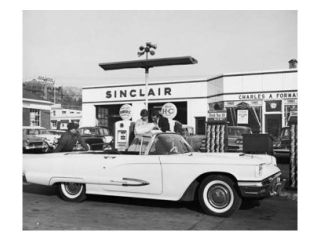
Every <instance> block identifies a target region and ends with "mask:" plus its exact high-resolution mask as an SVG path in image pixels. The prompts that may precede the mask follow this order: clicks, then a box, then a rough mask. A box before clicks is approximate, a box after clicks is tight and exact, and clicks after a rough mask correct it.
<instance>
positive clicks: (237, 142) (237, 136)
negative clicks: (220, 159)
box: [227, 126, 252, 152]
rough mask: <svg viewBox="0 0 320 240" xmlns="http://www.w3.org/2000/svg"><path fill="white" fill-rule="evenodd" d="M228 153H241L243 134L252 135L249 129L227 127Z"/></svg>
mask: <svg viewBox="0 0 320 240" xmlns="http://www.w3.org/2000/svg"><path fill="white" fill-rule="evenodd" d="M227 129H228V152H241V151H242V150H243V136H242V135H243V134H252V130H251V128H250V127H245V126H228V127H227Z"/></svg>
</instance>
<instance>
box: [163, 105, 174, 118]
mask: <svg viewBox="0 0 320 240" xmlns="http://www.w3.org/2000/svg"><path fill="white" fill-rule="evenodd" d="M177 112H178V110H177V107H176V105H174V104H173V103H166V104H164V105H163V106H162V109H161V113H162V116H164V117H166V118H168V119H174V118H175V117H176V116H177Z"/></svg>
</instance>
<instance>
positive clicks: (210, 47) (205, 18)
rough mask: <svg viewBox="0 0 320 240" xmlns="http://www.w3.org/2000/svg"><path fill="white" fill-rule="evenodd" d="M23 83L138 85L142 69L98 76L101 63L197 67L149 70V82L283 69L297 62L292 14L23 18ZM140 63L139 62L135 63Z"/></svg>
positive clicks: (31, 14)
mask: <svg viewBox="0 0 320 240" xmlns="http://www.w3.org/2000/svg"><path fill="white" fill-rule="evenodd" d="M23 15H24V16H23V31H24V32H23V53H24V56H23V80H24V81H26V80H31V79H33V78H36V77H37V76H39V75H41V76H47V77H51V78H54V79H55V80H56V83H57V85H64V86H78V87H82V86H90V85H104V84H106V85H108V84H116V83H130V82H137V81H139V82H142V81H143V80H144V71H143V70H142V69H130V70H117V71H108V72H106V71H103V70H102V69H101V68H100V67H99V66H98V64H99V63H102V62H114V61H126V60H136V59H138V56H137V52H138V48H139V46H140V45H144V44H145V42H148V41H150V42H152V43H155V44H157V46H158V48H157V49H156V55H155V56H153V58H162V57H176V56H192V57H194V58H196V59H197V60H198V64H196V65H186V66H170V67H160V68H155V69H151V70H150V78H151V79H153V81H156V80H159V79H161V80H163V79H164V80H165V79H170V78H172V77H173V78H177V79H184V78H188V79H190V78H198V77H203V76H214V75H217V74H221V73H232V72H246V71H259V70H263V71H264V70H277V69H287V68H288V60H290V59H292V58H296V59H297V12H296V11H24V13H23ZM141 58H142V59H144V56H143V57H141Z"/></svg>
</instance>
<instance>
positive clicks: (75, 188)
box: [59, 183, 86, 202]
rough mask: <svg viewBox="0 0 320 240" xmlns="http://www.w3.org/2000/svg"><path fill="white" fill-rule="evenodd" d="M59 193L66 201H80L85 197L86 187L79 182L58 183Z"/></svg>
mask: <svg viewBox="0 0 320 240" xmlns="http://www.w3.org/2000/svg"><path fill="white" fill-rule="evenodd" d="M59 195H60V197H61V198H62V199H63V200H66V201H71V202H82V201H84V200H85V199H86V187H85V185H84V184H81V183H60V184H59Z"/></svg>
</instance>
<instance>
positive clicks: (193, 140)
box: [182, 125, 206, 152]
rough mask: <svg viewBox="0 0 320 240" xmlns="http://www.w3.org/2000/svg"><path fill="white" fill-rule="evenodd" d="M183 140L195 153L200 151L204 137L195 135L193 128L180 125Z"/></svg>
mask: <svg viewBox="0 0 320 240" xmlns="http://www.w3.org/2000/svg"><path fill="white" fill-rule="evenodd" d="M182 129H183V132H184V138H185V139H186V141H187V142H188V143H189V144H190V146H191V147H192V148H193V150H194V151H195V152H198V151H200V147H201V144H202V140H203V139H205V138H206V136H205V135H195V132H194V128H193V127H192V126H188V125H182Z"/></svg>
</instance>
